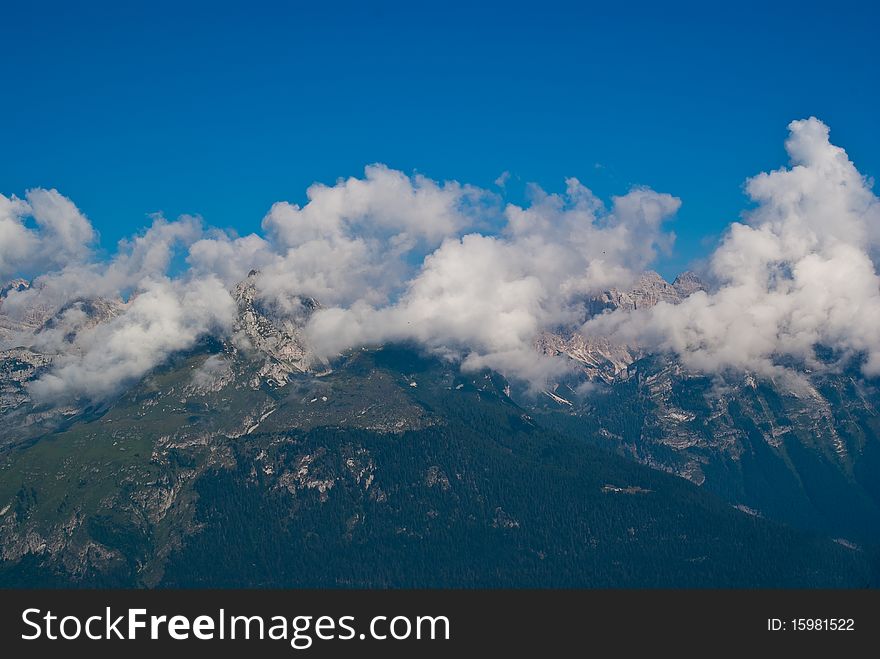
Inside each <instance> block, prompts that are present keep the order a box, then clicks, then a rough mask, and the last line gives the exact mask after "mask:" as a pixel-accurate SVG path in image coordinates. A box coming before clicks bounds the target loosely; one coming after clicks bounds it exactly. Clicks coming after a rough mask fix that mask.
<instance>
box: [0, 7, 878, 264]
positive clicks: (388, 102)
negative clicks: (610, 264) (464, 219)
mask: <svg viewBox="0 0 880 659" xmlns="http://www.w3.org/2000/svg"><path fill="white" fill-rule="evenodd" d="M80 4H85V5H87V7H85V8H83V7H80V6H79V5H80ZM477 4H478V3H475V2H469V3H457V2H452V1H449V0H447V1H444V2H442V3H441V2H437V3H430V4H427V3H416V2H408V3H391V2H356V3H347V2H326V3H324V2H321V3H318V2H308V3H264V2H260V1H258V0H250V1H248V2H241V3H224V2H210V3H192V2H189V3H187V2H176V3H166V2H159V1H153V2H148V3H106V4H105V3H97V2H95V3H63V4H62V3H57V4H55V3H49V2H33V3H12V2H8V3H5V4H4V7H3V12H2V25H0V74H2V80H0V136H2V147H0V149H2V151H0V154H2V155H0V192H3V193H4V194H7V195H10V194H13V193H15V194H22V193H23V192H24V190H25V189H26V188H29V187H35V186H44V187H56V188H58V189H59V190H60V191H61V192H63V193H64V194H66V195H68V196H69V197H71V198H72V199H73V200H74V201H75V202H76V203H77V204H78V205H79V206H80V208H82V209H83V211H84V212H85V213H86V214H87V215H88V216H89V217H90V218H91V219H92V221H93V222H94V223H95V225H96V226H97V228H98V229H99V230H100V231H101V234H102V242H103V244H104V246H106V247H112V245H113V243H114V242H115V241H116V240H118V239H119V238H120V237H122V236H124V235H126V234H128V233H130V232H131V231H133V230H135V229H137V228H138V227H140V226H142V225H143V224H144V223H145V222H146V215H147V214H148V213H151V212H154V211H163V212H165V213H166V214H167V215H168V216H170V217H172V216H176V215H177V214H180V213H197V214H201V215H202V216H203V217H204V218H205V219H206V221H207V222H209V223H211V224H213V225H217V226H221V227H234V228H236V229H237V230H238V231H239V232H242V233H244V232H248V231H251V230H255V229H257V228H258V226H259V222H260V219H261V218H262V216H263V215H264V214H265V212H266V211H267V209H268V208H269V206H270V204H271V203H272V202H274V201H277V200H281V199H287V200H290V201H302V200H303V197H304V191H305V188H306V187H307V186H308V184H309V183H311V182H313V181H315V180H318V181H324V182H333V181H334V180H335V179H336V178H338V177H340V176H348V175H352V174H359V173H360V172H362V169H363V166H364V165H365V164H368V163H372V162H384V163H387V164H388V165H390V166H392V167H395V168H400V169H403V170H405V171H408V172H412V171H419V172H423V173H425V174H427V175H429V176H431V177H433V178H438V179H447V178H454V179H457V180H460V181H465V182H470V183H474V184H478V185H482V186H486V187H490V186H491V185H492V181H493V180H494V179H495V178H496V177H497V176H498V175H499V174H500V173H501V172H502V171H505V170H508V171H510V172H511V174H512V175H513V177H514V178H513V179H512V182H511V183H512V186H513V190H512V192H511V195H512V197H513V198H516V197H517V195H519V194H521V187H522V184H523V183H524V182H526V181H534V182H537V183H539V184H540V185H542V186H543V187H545V188H547V189H548V190H553V191H555V190H562V189H563V188H564V183H563V179H564V178H565V177H566V176H577V177H578V178H580V179H581V181H582V182H584V183H585V184H586V185H588V186H589V187H591V188H593V189H594V190H595V191H596V192H597V193H599V194H600V195H603V196H607V195H610V194H617V193H624V192H625V191H626V190H627V189H628V188H629V187H630V186H631V185H633V184H641V185H648V186H651V187H653V188H655V189H657V190H659V191H664V192H670V193H672V194H675V195H678V196H680V197H681V198H682V199H683V201H684V206H683V208H682V210H681V212H680V214H679V218H678V220H677V221H676V223H675V227H674V228H675V231H676V232H677V234H678V235H679V240H678V245H677V247H676V252H675V254H674V256H673V257H672V258H670V259H667V260H666V261H665V262H664V263H662V264H661V271H663V272H664V274H673V273H674V272H675V271H676V270H678V269H680V268H681V267H684V266H685V265H686V264H687V262H688V261H689V260H691V259H693V258H695V257H698V256H699V255H700V254H702V253H703V252H704V251H705V247H704V245H703V243H705V241H706V239H707V237H711V236H714V235H717V233H718V232H719V231H721V230H722V229H723V228H724V226H725V225H726V224H727V223H728V222H730V221H731V220H733V219H736V217H737V214H738V213H739V211H740V210H741V209H742V208H743V207H744V204H745V198H744V197H743V194H742V182H743V180H744V179H745V178H746V177H747V176H749V175H751V174H754V173H756V172H758V171H760V170H763V169H767V168H773V167H777V166H779V165H781V164H783V163H784V160H785V153H784V150H783V146H782V143H783V140H784V138H785V135H786V130H785V127H786V124H787V123H788V121H790V120H791V119H795V118H802V117H806V116H809V115H816V116H818V117H819V118H821V119H822V120H823V121H825V122H826V123H828V124H829V125H830V126H831V129H832V140H833V141H835V142H836V143H838V144H841V145H842V146H844V147H845V148H846V149H847V151H848V152H849V153H850V155H851V157H852V158H853V159H854V160H855V162H856V164H857V165H858V166H859V168H860V169H861V170H862V172H864V173H866V174H869V175H876V174H878V173H880V133H878V129H877V117H878V96H880V92H878V78H880V77H878V75H877V68H878V64H880V46H878V43H880V39H877V29H878V24H880V20H878V19H880V10H878V9H876V4H875V3H868V2H864V3H859V4H855V3H848V2H842V1H839V0H838V1H835V2H829V3H821V5H819V4H818V3H817V5H816V6H810V4H809V3H804V2H797V3H794V2H792V3H788V2H785V3H782V2H777V3H769V4H771V5H772V7H768V6H767V4H768V3H752V2H732V3H727V4H728V5H729V7H727V8H725V9H719V8H716V7H710V5H711V4H713V3H707V2H702V3H639V2H628V3H624V2H619V3H609V2H603V3H595V5H594V6H590V4H591V3H585V2H581V3H571V4H564V3H557V2H552V1H549V0H542V1H541V2H534V3H529V4H517V3H498V4H494V3H479V6H476V5H477ZM612 4H614V5H615V7H614V8H610V7H609V5H612ZM517 186H519V188H520V192H518V191H517Z"/></svg>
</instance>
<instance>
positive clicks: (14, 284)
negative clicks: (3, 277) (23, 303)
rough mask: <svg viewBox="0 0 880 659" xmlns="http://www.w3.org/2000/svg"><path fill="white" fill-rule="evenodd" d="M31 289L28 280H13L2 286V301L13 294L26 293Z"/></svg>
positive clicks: (0, 289)
mask: <svg viewBox="0 0 880 659" xmlns="http://www.w3.org/2000/svg"><path fill="white" fill-rule="evenodd" d="M30 287H31V283H30V282H29V281H28V280H27V279H21V278H18V279H13V280H12V281H10V282H7V283H6V284H4V285H3V286H0V300H2V299H3V298H4V297H6V296H7V295H8V294H9V293H11V292H18V291H26V290H27V289H29V288H30Z"/></svg>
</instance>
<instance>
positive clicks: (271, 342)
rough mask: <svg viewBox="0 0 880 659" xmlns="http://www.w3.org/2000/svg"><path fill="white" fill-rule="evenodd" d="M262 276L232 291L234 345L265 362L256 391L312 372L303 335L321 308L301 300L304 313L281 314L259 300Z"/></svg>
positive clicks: (254, 383) (252, 276)
mask: <svg viewBox="0 0 880 659" xmlns="http://www.w3.org/2000/svg"><path fill="white" fill-rule="evenodd" d="M258 276H259V273H257V272H251V274H249V275H248V277H247V279H245V280H244V281H242V282H240V283H239V284H238V285H236V287H235V288H234V289H233V291H232V295H233V298H234V299H235V301H236V303H237V304H238V318H237V319H236V321H235V324H234V325H233V344H234V346H235V347H236V348H237V349H240V350H242V351H244V352H245V353H246V354H254V353H256V354H257V355H258V356H259V357H260V358H262V359H263V364H262V366H261V367H260V369H259V371H258V373H257V376H256V378H254V379H253V380H252V382H251V385H252V386H254V387H258V386H260V383H261V382H264V381H265V382H267V383H269V384H270V385H272V386H283V385H284V384H286V383H287V382H288V381H289V380H290V377H291V375H293V374H295V373H306V372H308V371H310V370H311V367H312V359H311V356H310V355H309V351H308V348H307V346H306V342H305V338H304V336H303V333H302V325H303V324H304V323H305V321H306V320H308V317H309V316H310V315H311V314H312V313H313V312H314V311H315V310H316V309H318V308H320V305H319V304H318V302H317V301H316V300H314V299H313V298H310V297H300V298H299V299H298V302H299V305H300V308H301V313H300V314H294V316H293V318H291V315H290V314H289V313H284V314H282V313H278V312H277V311H276V310H275V309H274V308H273V307H272V305H271V304H270V303H267V302H266V301H264V300H262V299H260V297H259V294H258V291H257V277H258Z"/></svg>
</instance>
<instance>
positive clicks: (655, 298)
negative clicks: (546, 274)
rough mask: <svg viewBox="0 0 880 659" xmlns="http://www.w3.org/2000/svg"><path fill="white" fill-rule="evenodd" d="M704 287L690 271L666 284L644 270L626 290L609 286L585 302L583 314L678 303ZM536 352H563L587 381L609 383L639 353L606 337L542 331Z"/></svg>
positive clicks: (587, 315) (586, 315) (622, 376)
mask: <svg viewBox="0 0 880 659" xmlns="http://www.w3.org/2000/svg"><path fill="white" fill-rule="evenodd" d="M705 290H706V286H705V284H703V282H702V281H701V280H700V278H699V277H697V275H695V274H694V273H693V272H685V273H682V274H681V275H679V276H678V277H676V279H675V281H674V282H673V283H672V284H670V283H669V282H667V281H666V280H665V279H663V277H661V276H660V275H659V274H657V273H656V272H646V273H645V274H643V275H642V276H641V277H639V279H638V281H637V282H636V284H635V285H634V286H633V288H632V289H630V290H629V291H621V290H619V289H616V288H612V289H609V290H607V291H605V292H603V293H601V294H599V295H596V296H594V297H591V298H589V299H588V300H586V301H585V303H584V307H585V314H584V315H585V317H586V318H589V317H592V316H595V315H598V314H601V313H606V312H611V311H616V310H617V309H622V310H629V311H631V310H634V309H646V308H649V307H653V306H655V305H656V304H659V303H660V302H667V303H669V304H678V303H679V302H681V301H682V300H683V299H685V298H686V297H687V296H688V295H691V294H693V293H695V292H696V291H705ZM535 347H536V348H537V349H538V351H540V352H542V353H544V354H547V355H553V356H556V355H563V356H565V357H568V358H569V359H571V360H572V361H574V362H576V364H577V366H578V370H580V371H581V372H583V373H584V375H585V376H586V377H587V378H588V379H590V380H600V381H603V382H612V381H614V380H619V379H621V378H624V379H625V378H626V377H627V375H628V373H627V367H628V366H629V365H630V364H632V363H633V362H634V361H635V360H636V359H638V358H640V357H641V356H642V355H643V353H642V351H640V350H639V348H638V346H626V345H621V344H618V343H615V342H613V341H611V340H609V339H607V338H606V337H598V336H583V335H582V334H580V333H578V332H571V331H560V332H545V333H543V334H541V335H540V336H539V337H538V338H537V340H536V341H535Z"/></svg>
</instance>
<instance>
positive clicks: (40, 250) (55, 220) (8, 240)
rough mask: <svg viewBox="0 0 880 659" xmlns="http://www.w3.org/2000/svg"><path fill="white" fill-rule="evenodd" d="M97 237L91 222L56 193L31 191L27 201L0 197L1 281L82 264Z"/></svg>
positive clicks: (68, 201) (39, 189)
mask: <svg viewBox="0 0 880 659" xmlns="http://www.w3.org/2000/svg"><path fill="white" fill-rule="evenodd" d="M28 220H32V222H31V223H28ZM96 237H97V234H96V233H95V230H94V229H93V228H92V225H91V223H90V222H89V220H88V219H87V218H86V217H85V216H84V215H83V214H82V213H81V212H80V211H79V209H78V208H77V207H76V206H75V205H74V204H73V203H72V202H71V201H70V200H69V199H67V198H66V197H64V196H63V195H61V194H60V193H59V192H58V191H57V190H44V189H42V188H36V189H33V190H28V192H27V194H26V195H25V199H19V198H18V197H15V196H13V197H11V198H9V197H6V196H4V195H2V194H0V277H3V278H6V277H10V276H12V275H14V274H17V273H22V272H23V273H28V274H34V273H37V272H40V271H46V270H49V269H53V268H56V267H63V266H65V265H68V264H70V263H75V262H79V261H82V260H84V259H86V258H87V257H88V256H89V254H90V251H91V245H92V243H93V242H94V241H95V239H96Z"/></svg>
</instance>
